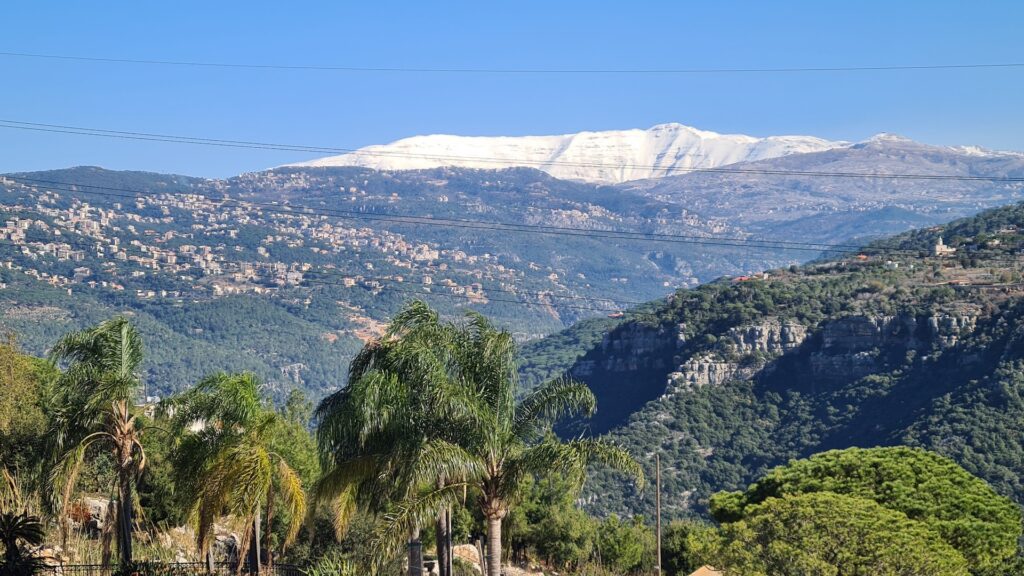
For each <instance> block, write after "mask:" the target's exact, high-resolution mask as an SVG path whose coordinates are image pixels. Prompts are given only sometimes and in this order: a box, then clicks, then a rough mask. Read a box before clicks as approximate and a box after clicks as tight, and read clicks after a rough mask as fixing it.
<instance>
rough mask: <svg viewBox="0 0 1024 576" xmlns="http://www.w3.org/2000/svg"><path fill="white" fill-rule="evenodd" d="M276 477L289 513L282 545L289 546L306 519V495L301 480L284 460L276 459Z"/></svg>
mask: <svg viewBox="0 0 1024 576" xmlns="http://www.w3.org/2000/svg"><path fill="white" fill-rule="evenodd" d="M277 475H278V479H279V480H280V485H281V494H282V496H283V497H284V502H285V505H286V506H287V508H288V513H289V524H288V531H287V532H286V534H285V539H284V545H285V546H289V545H290V544H291V543H292V542H294V541H295V537H296V536H297V535H298V533H299V530H300V529H301V528H302V521H303V520H304V519H305V517H306V493H305V492H304V491H303V490H302V480H301V479H300V478H299V475H298V474H296V473H295V470H293V469H292V468H291V467H290V466H288V463H287V462H285V461H284V458H280V459H278V462H277Z"/></svg>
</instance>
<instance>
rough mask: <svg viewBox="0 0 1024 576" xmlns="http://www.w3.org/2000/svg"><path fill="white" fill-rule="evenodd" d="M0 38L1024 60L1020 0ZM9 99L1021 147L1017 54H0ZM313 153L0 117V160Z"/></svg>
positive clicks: (459, 11) (232, 132)
mask: <svg viewBox="0 0 1024 576" xmlns="http://www.w3.org/2000/svg"><path fill="white" fill-rule="evenodd" d="M0 22H3V26H2V28H0V30H2V34H0V51H5V52H34V53H45V54H62V55H78V56H91V57H109V58H130V59H162V60H193V61H211V62H244V63H259V64H283V65H325V66H359V67H434V68H436V67H487V68H495V67H497V68H628V69H636V68H648V69H649V68H723V67H724V68H751V67H814V66H873V65H932V64H967V63H979V62H984V63H996V62H1024V34H1022V33H1021V25H1022V24H1024V2H1021V1H1019V0H1002V1H985V0H971V1H967V0H963V1H959V2H951V1H936V0H922V1H910V0H905V1H899V2H895V1H891V0H890V1H877V2H874V1H856V2H838V1H836V2H833V1H823V0H814V1H807V2H795V1H794V2H784V1H781V0H778V1H772V2H767V1H763V0H757V1H754V0H751V1H747V2H739V1H728V0H722V1H717V2H712V1H706V0H702V1H675V2H670V1H664V2H641V1H625V0H623V1H621V2H601V1H597V0H589V1H585V2H568V1H565V2H555V1H552V0H547V1H538V2H533V1H528V0H516V1H512V2H492V1H480V0H476V1H467V2H456V1H445V2H423V1H416V2H413V1H408V2H394V1H384V0H373V1H363V2H337V1H335V2H327V1H324V2H299V1H287V2H285V1H277V2H257V1H252V0H249V1H245V2H228V1H221V0H217V1H211V0H206V1H202V2H190V1H180V0H175V1H173V2H171V1H165V2H146V1H139V0H133V1H131V2H114V1H108V2H85V1H71V0H68V1H63V2H47V1H41V0H31V1H22V0H5V1H4V2H3V3H0ZM0 72H2V75H3V76H2V77H3V81H2V84H0V119H5V120H19V121H28V122H43V123H52V124H68V125H78V126H85V127H94V128H107V129H113V130H130V131H142V132H156V133H168V134H177V135H185V136H198V137H208V138H225V139H238V140H259V141H266V142H281V143H291V144H304V145H316V146H331V147H345V148H353V147H359V146H363V145H367V144H375V143H383V142H388V141H391V140H395V139H398V138H401V137H405V136H411V135H415V134H425V133H453V134H466V135H525V134H557V133H569V132H577V131H581V130H603V129H619V128H634V127H641V128H646V127H649V126H651V125H653V124H657V123H663V122H681V123H684V124H688V125H691V126H695V127H698V128H702V129H706V130H715V131H719V132H740V133H747V134H752V135H756V136H766V135H772V134H812V135H816V136H821V137H824V138H830V139H843V140H860V139H863V138H866V137H869V136H871V135H872V134H875V133H878V132H895V133H899V134H903V135H905V136H909V137H911V138H914V139H917V140H921V141H924V142H929V143H935V144H977V145H981V146H985V147H989V148H998V149H1016V150H1024V110H1022V106H1024V95H1022V89H1024V68H1004V69H983V70H953V71H949V70H945V71H898V72H892V71H890V72H844V73H839V72H828V73H813V74H811V73H785V74H746V75H738V74H733V75H730V74H702V75H676V76H663V75H649V76H636V75H612V74H609V75H530V74H525V75H500V74H480V75H460V74H450V73H448V74H445V73H441V74H427V73H412V74H395V73H376V72H324V71H295V70H291V71H282V70H241V69H239V70H235V69H231V70H226V69H210V68H188V67H172V66H145V65H138V64H106V63H83V62H63V61H49V60H32V59H21V58H13V57H0ZM315 156H316V155H309V154H296V153H289V152H280V151H244V150H230V149H216V148H206V147H198V146H186V145H180V144H167V143H143V142H124V141H116V140H106V139H101V138H94V137H84V136H70V135H58V134H40V133H31V132H23V131H16V130H10V129H0V171H20V170H39V169H46V168H57V167H65V166H71V165H80V164H91V165H100V166H105V167H109V168H117V169H141V170H153V171H161V172H178V173H183V174H191V175H203V176H229V175H233V174H237V173H239V172H243V171H248V170H257V169H261V168H266V167H270V166H274V165H278V164H282V163H286V162H291V161H297V160H303V159H309V158H311V157H315Z"/></svg>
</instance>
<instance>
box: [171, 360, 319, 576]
mask: <svg viewBox="0 0 1024 576" xmlns="http://www.w3.org/2000/svg"><path fill="white" fill-rule="evenodd" d="M259 389H260V384H259V381H258V380H257V379H256V377H255V376H253V375H252V374H224V373H219V374H214V375H213V376H210V377H207V378H205V379H204V380H203V381H202V382H200V383H199V384H198V385H197V386H196V387H195V388H193V389H192V390H190V391H188V392H186V393H185V394H183V395H182V396H181V397H179V398H177V399H173V400H171V401H169V402H168V404H167V407H173V416H172V421H171V426H172V432H173V433H174V434H175V438H176V446H175V450H174V454H173V459H174V462H175V476H176V486H178V488H179V490H180V491H181V494H182V496H183V498H184V500H185V504H186V505H187V506H188V507H189V509H190V510H191V512H192V516H193V519H194V520H195V523H196V545H197V547H198V549H199V551H200V553H208V552H209V550H210V544H211V537H212V535H213V525H214V522H215V521H216V520H217V518H219V517H221V516H222V515H224V514H225V513H230V514H233V515H235V516H236V517H238V518H241V519H243V520H244V521H245V525H246V526H247V528H246V531H245V533H244V535H243V537H242V542H241V550H240V551H239V552H240V554H239V556H240V557H242V558H244V557H245V555H246V552H247V551H248V550H249V547H250V545H253V543H254V546H255V550H256V558H257V560H256V562H257V563H258V562H261V560H260V559H259V548H260V536H259V532H260V510H261V507H262V506H263V505H264V504H265V506H266V510H267V524H268V526H269V524H270V519H271V517H272V511H273V507H274V504H275V498H277V497H280V498H281V500H282V502H283V504H284V505H285V508H286V509H287V511H288V517H287V522H288V524H287V534H286V536H285V542H284V545H285V546H287V545H289V544H290V543H291V542H292V541H293V540H294V539H295V536H296V535H297V534H298V531H299V528H300V527H301V525H302V520H303V519H304V518H305V514H306V496H305V492H304V491H303V488H302V481H301V480H300V478H299V476H298V474H297V473H296V472H295V470H293V469H292V468H291V466H290V465H289V464H288V462H287V461H285V459H284V458H283V457H282V456H281V455H280V454H278V453H277V452H275V451H274V446H273V443H274V438H273V436H274V431H275V427H276V426H277V425H278V424H279V418H280V416H279V415H278V414H277V413H276V412H275V411H274V410H272V409H270V408H269V407H268V406H267V405H266V403H265V402H264V400H263V398H262V396H261V395H260V391H259ZM275 487H276V489H277V490H278V491H279V492H280V495H279V496H278V495H277V494H275V492H274V490H275ZM268 532H269V530H268ZM239 568H241V566H239Z"/></svg>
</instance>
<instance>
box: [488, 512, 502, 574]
mask: <svg viewBox="0 0 1024 576" xmlns="http://www.w3.org/2000/svg"><path fill="white" fill-rule="evenodd" d="M487 576H501V517H500V516H499V517H490V518H488V519H487Z"/></svg>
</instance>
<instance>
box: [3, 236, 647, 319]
mask: <svg viewBox="0 0 1024 576" xmlns="http://www.w3.org/2000/svg"><path fill="white" fill-rule="evenodd" d="M0 245H7V246H12V247H20V246H21V245H20V244H17V243H15V242H12V241H10V240H0ZM217 263H218V264H233V265H241V264H246V263H251V262H247V261H243V260H221V261H218V262H217ZM315 274H318V275H322V276H326V277H331V276H347V274H344V273H335V274H330V273H327V271H316V272H315ZM37 280H39V281H42V279H38V278H37ZM361 281H364V282H365V281H373V282H377V283H378V284H380V285H379V286H366V285H365V284H364V285H362V286H358V288H360V289H364V290H365V289H369V290H371V291H372V290H377V289H380V290H388V291H392V292H403V293H408V294H416V295H419V296H422V297H425V298H426V297H443V298H455V299H462V300H469V301H471V302H473V303H475V304H481V305H482V304H489V303H491V302H499V303H507V304H519V305H523V306H534V307H549V308H553V309H556V310H559V309H561V310H564V309H571V310H583V311H593V312H622V308H623V306H643V305H645V304H649V303H650V301H646V302H641V301H634V300H617V299H613V298H598V297H589V296H578V295H569V294H554V293H547V292H541V291H530V290H519V291H517V290H509V289H504V288H493V287H483V288H482V290H484V294H482V295H468V294H456V293H454V292H433V291H424V290H416V289H414V288H412V286H413V285H412V284H409V285H408V286H409V288H405V287H403V286H404V285H405V283H403V282H400V281H399V280H397V279H395V278H384V277H361ZM302 282H303V283H305V284H311V285H316V286H337V287H342V288H356V286H348V285H346V284H344V283H343V282H341V281H330V280H323V279H319V278H303V280H302ZM487 292H498V293H506V294H516V295H523V296H529V295H531V294H533V295H539V296H538V297H539V298H544V297H553V298H559V299H569V300H575V301H582V302H590V303H592V304H594V305H592V306H588V305H583V304H565V303H554V302H543V301H537V302H531V301H528V300H525V299H512V298H495V297H493V296H488V295H487V294H486V293H487ZM630 315H631V316H636V315H639V314H638V313H631V314H630Z"/></svg>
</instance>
